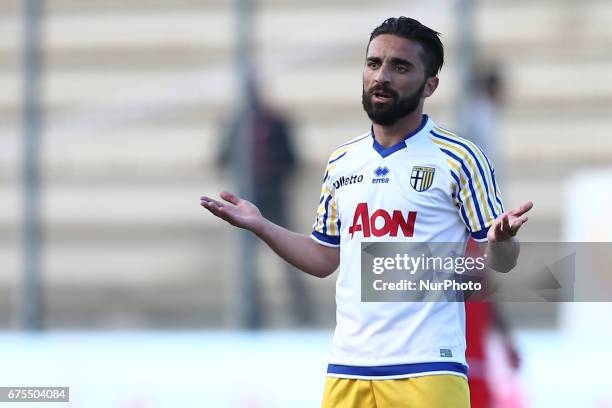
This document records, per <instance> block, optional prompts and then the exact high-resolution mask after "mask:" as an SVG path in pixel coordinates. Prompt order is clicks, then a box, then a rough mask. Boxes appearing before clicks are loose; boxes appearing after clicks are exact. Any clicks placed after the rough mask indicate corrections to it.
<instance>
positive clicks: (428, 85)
mask: <svg viewBox="0 0 612 408" xmlns="http://www.w3.org/2000/svg"><path fill="white" fill-rule="evenodd" d="M439 83H440V79H439V78H438V77H437V76H436V77H431V78H427V81H426V82H425V89H424V90H423V96H424V97H425V98H428V97H430V96H431V95H433V93H434V92H435V90H436V89H437V88H438V84H439Z"/></svg>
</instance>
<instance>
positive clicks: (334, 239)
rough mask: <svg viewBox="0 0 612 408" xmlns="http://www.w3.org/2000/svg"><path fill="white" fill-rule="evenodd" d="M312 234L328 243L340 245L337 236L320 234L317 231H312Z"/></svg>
mask: <svg viewBox="0 0 612 408" xmlns="http://www.w3.org/2000/svg"><path fill="white" fill-rule="evenodd" d="M312 236H313V237H315V238H316V239H318V240H319V241H323V242H325V243H327V244H330V245H340V237H339V236H331V235H325V234H321V233H320V232H318V231H312Z"/></svg>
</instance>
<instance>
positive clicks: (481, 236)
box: [471, 228, 489, 241]
mask: <svg viewBox="0 0 612 408" xmlns="http://www.w3.org/2000/svg"><path fill="white" fill-rule="evenodd" d="M488 233H489V228H485V229H482V230H480V231H476V232H472V233H471V235H472V238H474V239H475V240H477V241H481V240H484V239H486V238H487V234H488Z"/></svg>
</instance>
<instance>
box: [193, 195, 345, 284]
mask: <svg viewBox="0 0 612 408" xmlns="http://www.w3.org/2000/svg"><path fill="white" fill-rule="evenodd" d="M219 195H220V196H221V198H222V199H223V200H224V201H226V202H221V201H218V200H215V199H213V198H210V197H206V196H202V197H200V205H201V206H202V207H204V208H206V209H207V210H208V211H210V212H211V213H213V214H214V215H216V216H217V217H219V218H221V219H223V220H225V221H227V222H229V223H230V224H232V225H234V226H236V227H239V228H244V229H247V230H250V231H252V232H253V233H255V235H257V236H258V237H259V238H261V239H262V240H263V241H264V242H265V243H266V244H268V246H269V247H270V248H272V250H273V251H274V252H276V253H277V254H278V255H279V256H280V257H281V258H283V259H284V260H285V261H287V262H289V263H290V264H291V265H293V266H295V267H296V268H298V269H301V270H302V271H304V272H306V273H309V274H311V275H313V276H317V277H319V278H324V277H326V276H329V275H330V274H332V273H333V272H334V271H335V270H336V268H338V265H339V263H340V248H337V247H334V248H331V247H327V246H324V245H321V244H319V243H317V242H315V241H314V240H312V239H310V238H309V237H307V236H304V235H302V234H297V233H295V232H291V231H289V230H287V229H285V228H283V227H281V226H279V225H276V224H274V223H272V222H270V221H268V220H267V219H265V218H264V217H263V216H262V215H261V212H259V209H258V208H257V206H256V205H255V204H253V203H251V202H250V201H248V200H243V199H241V198H238V197H236V196H235V195H233V194H231V193H228V192H227V191H223V192H222V193H221V194H219Z"/></svg>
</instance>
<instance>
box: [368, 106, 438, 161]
mask: <svg viewBox="0 0 612 408" xmlns="http://www.w3.org/2000/svg"><path fill="white" fill-rule="evenodd" d="M427 122H429V116H427V115H423V121H422V122H421V125H420V126H419V127H418V128H416V129H415V130H413V131H412V132H410V133H409V134H407V135H406V136H405V137H404V140H402V141H401V142H399V143H396V144H394V145H393V146H390V147H387V148H385V147H384V146H383V145H381V144H380V143H378V140H376V137H374V126H372V128H371V129H370V133H371V134H372V139H373V140H374V142H373V145H372V147H374V150H376V151H377V152H378V154H380V155H381V157H383V158H385V157H387V156H389V155H391V154H392V153H395V152H397V151H398V150H402V149H404V148H406V147H407V145H406V140H408V139H410V138H411V137H412V136H414V135H416V134H417V133H419V132H420V131H421V130H423V128H424V127H425V125H427Z"/></svg>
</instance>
